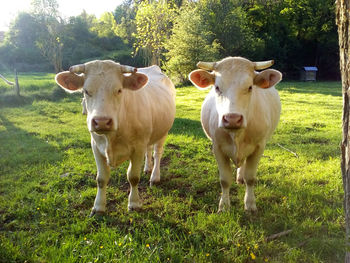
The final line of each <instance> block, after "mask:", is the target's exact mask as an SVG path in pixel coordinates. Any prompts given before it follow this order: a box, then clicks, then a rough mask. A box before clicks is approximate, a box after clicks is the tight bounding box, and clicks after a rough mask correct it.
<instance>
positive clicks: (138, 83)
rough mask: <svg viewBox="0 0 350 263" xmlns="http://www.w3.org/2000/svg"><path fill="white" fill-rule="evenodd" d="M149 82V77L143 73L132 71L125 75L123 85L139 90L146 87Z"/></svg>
mask: <svg viewBox="0 0 350 263" xmlns="http://www.w3.org/2000/svg"><path fill="white" fill-rule="evenodd" d="M147 82H148V77H147V76H146V75H145V74H142V73H132V74H131V75H124V80H123V87H124V88H126V89H131V90H138V89H141V88H142V87H144V86H145V85H146V84H147Z"/></svg>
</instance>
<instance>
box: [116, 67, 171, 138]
mask: <svg viewBox="0 0 350 263" xmlns="http://www.w3.org/2000/svg"><path fill="white" fill-rule="evenodd" d="M138 72H140V73H143V74H146V75H147V77H148V83H147V85H146V86H145V87H143V88H142V89H140V90H137V91H132V90H125V91H123V92H125V96H124V97H123V98H124V99H123V104H124V107H122V108H121V112H120V113H119V117H120V119H121V120H123V125H122V127H121V129H123V131H122V133H123V134H124V136H127V137H130V136H131V137H133V138H132V139H131V141H135V140H136V141H137V140H144V141H147V143H148V144H153V143H155V142H156V141H157V140H159V139H160V138H162V137H163V136H164V135H166V133H167V132H168V131H169V130H170V128H171V126H172V124H173V122H174V118H175V87H174V85H173V83H172V82H171V80H170V79H169V78H168V77H167V76H165V75H164V74H163V73H162V72H161V70H160V68H159V67H157V66H152V67H148V68H140V69H138Z"/></svg>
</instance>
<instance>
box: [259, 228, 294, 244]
mask: <svg viewBox="0 0 350 263" xmlns="http://www.w3.org/2000/svg"><path fill="white" fill-rule="evenodd" d="M291 232H292V229H289V230H286V231H283V232H280V233H277V234H273V235H271V236H268V237H267V238H266V239H265V241H266V242H270V241H272V240H275V239H277V238H280V237H283V236H286V235H288V234H289V233H291Z"/></svg>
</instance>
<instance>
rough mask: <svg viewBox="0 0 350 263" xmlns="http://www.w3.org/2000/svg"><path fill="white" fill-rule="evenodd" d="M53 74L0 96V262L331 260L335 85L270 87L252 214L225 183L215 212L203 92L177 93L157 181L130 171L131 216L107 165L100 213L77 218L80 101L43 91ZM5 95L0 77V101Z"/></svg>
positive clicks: (26, 78) (87, 168)
mask: <svg viewBox="0 0 350 263" xmlns="http://www.w3.org/2000/svg"><path fill="white" fill-rule="evenodd" d="M5 77H6V78H8V79H13V76H12V75H7V74H5ZM53 77H54V75H53V74H33V75H29V74H26V75H20V76H19V79H20V85H21V87H22V91H21V93H22V94H23V97H24V101H23V102H18V101H12V102H10V101H9V100H1V101H0V108H1V110H0V144H1V147H0V157H1V158H0V228H1V231H0V259H1V260H0V261H1V262H24V261H28V262H237V263H241V262H266V261H267V262H276V263H280V262H315V263H316V262H329V263H331V262H342V261H343V258H344V253H345V252H344V251H345V248H344V246H343V245H342V244H343V243H344V215H343V208H342V200H343V188H342V180H341V173H340V167H339V163H340V160H339V156H340V149H339V142H340V140H341V114H342V113H341V105H342V97H341V84H340V83H339V82H316V83H296V82H282V83H280V84H279V86H278V90H279V93H280V96H281V101H282V115H281V120H280V123H279V126H278V128H277V130H276V132H275V134H274V135H273V136H272V138H271V140H270V141H269V143H268V144H267V147H266V150H265V152H264V155H263V157H262V159H261V161H260V165H259V168H258V182H257V185H256V191H255V192H256V197H257V206H258V209H259V211H258V213H257V214H254V215H251V214H247V213H245V212H244V208H243V198H244V191H245V189H244V187H240V186H238V185H236V184H235V183H234V184H233V185H232V187H231V205H232V208H231V209H230V211H228V212H225V213H220V214H217V213H216V211H217V207H218V201H219V197H220V183H219V179H218V171H217V165H216V162H215V159H214V156H213V154H212V152H211V145H210V142H209V140H208V139H207V138H206V136H205V135H204V133H203V131H202V127H201V124H200V121H199V116H200V106H201V104H202V102H203V99H204V97H205V95H206V93H207V92H203V91H199V90H197V89H196V88H194V87H183V88H178V89H177V100H176V103H177V113H176V120H175V123H174V126H173V128H172V129H171V131H170V133H169V137H168V139H167V142H166V146H165V151H164V156H163V159H162V164H161V183H160V185H158V186H156V187H152V188H150V187H149V186H148V180H149V176H148V175H142V176H141V182H140V187H139V188H140V194H141V198H142V200H143V209H142V211H140V212H133V213H128V212H127V195H128V182H127V180H126V170H127V163H124V164H123V165H122V166H121V167H119V168H117V169H113V170H112V177H111V181H110V183H109V185H108V191H107V209H108V214H107V215H106V216H105V217H102V218H98V217H95V218H89V217H88V215H89V213H90V209H91V207H92V205H93V200H94V198H95V194H96V182H95V175H96V166H95V163H94V157H93V154H92V152H91V147H90V136H89V133H88V131H87V128H86V121H85V119H86V117H85V116H83V115H81V105H80V99H81V94H75V95H72V94H70V95H68V94H67V95H64V96H59V97H57V96H54V94H56V92H57V91H56V88H55V86H56V85H55V83H54V81H53ZM13 93H14V92H13V90H12V89H11V88H10V87H9V86H7V85H6V84H3V83H1V82H0V98H3V97H4V96H6V97H7V99H10V98H11V96H12V94H13ZM280 146H283V147H285V148H287V149H289V150H291V151H293V152H294V153H296V154H297V157H296V156H295V155H294V154H292V153H291V152H289V151H287V150H285V149H283V148H281V147H280ZM288 229H291V230H292V232H291V233H290V234H289V235H287V236H283V237H280V238H278V239H275V240H272V241H270V242H266V241H265V239H266V238H267V237H268V236H270V235H272V234H275V233H280V232H282V231H284V230H288Z"/></svg>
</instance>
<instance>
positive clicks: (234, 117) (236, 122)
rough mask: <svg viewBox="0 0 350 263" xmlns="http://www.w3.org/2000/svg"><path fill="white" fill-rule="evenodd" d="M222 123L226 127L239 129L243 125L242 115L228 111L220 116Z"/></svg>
mask: <svg viewBox="0 0 350 263" xmlns="http://www.w3.org/2000/svg"><path fill="white" fill-rule="evenodd" d="M222 124H223V126H224V128H226V129H239V128H241V127H242V125H243V115H242V114H236V113H229V114H225V115H224V116H222Z"/></svg>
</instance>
